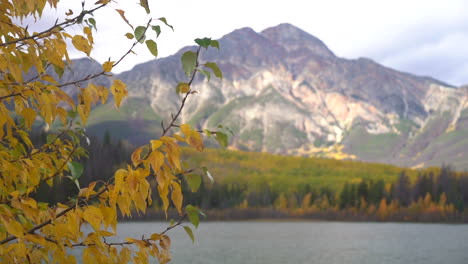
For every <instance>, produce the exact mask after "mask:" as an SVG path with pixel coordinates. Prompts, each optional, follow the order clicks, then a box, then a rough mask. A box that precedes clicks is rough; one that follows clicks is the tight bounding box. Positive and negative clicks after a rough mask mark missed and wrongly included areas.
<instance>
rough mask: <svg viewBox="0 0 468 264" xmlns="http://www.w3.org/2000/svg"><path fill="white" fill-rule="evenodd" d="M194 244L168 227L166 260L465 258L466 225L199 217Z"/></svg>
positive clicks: (135, 232) (131, 228) (453, 262)
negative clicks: (170, 257)
mask: <svg viewBox="0 0 468 264" xmlns="http://www.w3.org/2000/svg"><path fill="white" fill-rule="evenodd" d="M165 226H166V225H165V224H164V223H159V222H138V223H122V224H119V228H118V229H119V235H120V236H123V237H128V236H132V237H141V234H144V233H146V234H151V233H154V232H161V231H162V230H164V229H165ZM194 233H195V238H196V241H195V244H192V241H191V240H190V239H189V237H188V236H187V235H186V234H185V232H184V230H183V229H182V228H177V230H172V231H170V232H169V235H170V237H171V239H172V243H173V245H172V252H173V261H172V262H171V263H177V264H179V263H184V264H185V263H193V264H195V263H196V264H198V263H199V264H202V263H203V264H215V263H216V264H218V263H232V264H243V263H268V264H274V263H314V264H321V263H324V264H325V263H326V264H334V263H340V264H341V263H349V264H367V263H368V264H379V263H382V264H383V263H389V264H390V263H391V264H396V263H402V264H403V263H404V264H431V263H434V264H436V263H437V264H440V263H447V264H458V263H459V264H467V263H468V225H445V224H402V223H342V222H204V223H201V224H200V226H199V228H198V230H194Z"/></svg>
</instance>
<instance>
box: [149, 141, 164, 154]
mask: <svg viewBox="0 0 468 264" xmlns="http://www.w3.org/2000/svg"><path fill="white" fill-rule="evenodd" d="M150 142H151V150H153V151H155V150H157V149H158V148H159V147H160V146H161V145H162V144H163V142H162V141H161V140H151V141H150Z"/></svg>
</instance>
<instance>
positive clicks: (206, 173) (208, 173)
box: [201, 167, 214, 183]
mask: <svg viewBox="0 0 468 264" xmlns="http://www.w3.org/2000/svg"><path fill="white" fill-rule="evenodd" d="M201 168H202V170H203V172H204V173H205V175H206V177H208V179H210V182H211V183H214V179H213V176H211V173H210V172H209V171H208V168H207V167H201Z"/></svg>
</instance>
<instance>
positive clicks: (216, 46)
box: [210, 40, 219, 50]
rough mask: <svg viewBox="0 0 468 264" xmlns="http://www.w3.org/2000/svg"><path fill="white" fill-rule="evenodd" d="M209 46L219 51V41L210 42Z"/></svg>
mask: <svg viewBox="0 0 468 264" xmlns="http://www.w3.org/2000/svg"><path fill="white" fill-rule="evenodd" d="M210 46H211V47H213V48H217V49H218V50H219V41H217V40H212V41H211V43H210Z"/></svg>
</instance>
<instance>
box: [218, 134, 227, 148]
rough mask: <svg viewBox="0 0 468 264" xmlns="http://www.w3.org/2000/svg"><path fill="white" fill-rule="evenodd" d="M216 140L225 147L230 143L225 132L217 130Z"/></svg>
mask: <svg viewBox="0 0 468 264" xmlns="http://www.w3.org/2000/svg"><path fill="white" fill-rule="evenodd" d="M216 141H218V144H219V145H220V146H222V147H224V148H226V147H227V145H228V137H227V135H226V134H224V133H223V132H219V131H218V132H216Z"/></svg>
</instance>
